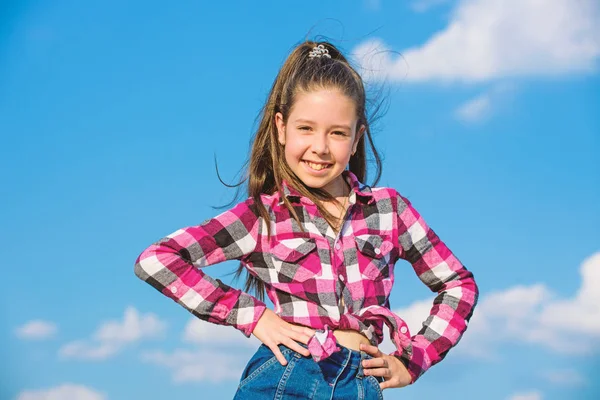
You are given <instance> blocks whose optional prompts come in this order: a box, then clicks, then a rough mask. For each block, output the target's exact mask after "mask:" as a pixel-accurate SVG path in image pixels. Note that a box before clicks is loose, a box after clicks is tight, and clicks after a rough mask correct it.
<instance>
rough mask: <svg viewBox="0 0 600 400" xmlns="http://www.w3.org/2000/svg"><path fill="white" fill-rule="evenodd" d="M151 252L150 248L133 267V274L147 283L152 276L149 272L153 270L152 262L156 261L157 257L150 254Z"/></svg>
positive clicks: (139, 257)
mask: <svg viewBox="0 0 600 400" xmlns="http://www.w3.org/2000/svg"><path fill="white" fill-rule="evenodd" d="M149 251H150V248H148V249H146V250H144V251H143V252H142V254H140V255H139V256H138V258H137V259H136V260H135V264H134V265H133V273H134V274H135V276H137V277H138V278H140V279H141V280H143V281H146V280H147V279H148V278H149V277H150V276H151V273H150V272H149V270H151V269H152V260H156V257H153V256H152V255H151V254H149Z"/></svg>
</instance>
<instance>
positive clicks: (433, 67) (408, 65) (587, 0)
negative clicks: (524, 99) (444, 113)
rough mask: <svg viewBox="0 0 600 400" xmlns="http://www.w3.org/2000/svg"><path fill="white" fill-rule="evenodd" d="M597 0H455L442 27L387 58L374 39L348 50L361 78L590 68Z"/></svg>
mask: <svg viewBox="0 0 600 400" xmlns="http://www.w3.org/2000/svg"><path fill="white" fill-rule="evenodd" d="M599 17H600V5H599V3H598V2H597V1H595V0H579V1H577V2H573V1H571V0H555V1H552V2H541V1H538V0H461V1H459V2H458V3H457V6H456V8H455V9H454V11H453V14H452V18H451V20H450V21H449V23H448V26H447V27H446V28H445V29H444V30H442V31H441V32H438V33H436V34H435V35H433V36H432V37H431V38H430V39H429V40H428V41H427V42H426V43H424V44H423V45H422V46H418V47H414V48H409V49H406V50H404V51H401V54H402V56H398V57H392V56H391V53H390V51H389V48H388V47H387V46H386V45H385V43H384V42H383V41H381V40H379V39H373V40H370V41H367V42H364V43H362V44H360V45H359V46H357V47H356V48H355V49H354V55H355V57H356V58H357V60H358V61H359V63H360V64H361V65H362V67H363V69H364V71H365V72H364V75H365V78H366V79H368V80H369V79H389V80H392V81H465V82H474V81H488V80H494V79H498V78H504V77H514V76H536V77H537V76H540V75H547V76H555V75H564V74H575V73H589V72H591V71H595V70H596V68H597V66H598V59H599V57H600V24H598V23H597V21H598V20H599Z"/></svg>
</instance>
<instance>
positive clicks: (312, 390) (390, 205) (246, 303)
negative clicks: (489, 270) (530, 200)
mask: <svg viewBox="0 0 600 400" xmlns="http://www.w3.org/2000/svg"><path fill="white" fill-rule="evenodd" d="M367 141H368V143H369V145H370V146H371V148H372V151H373V154H374V155H375V159H376V161H377V163H378V166H379V157H378V155H377V151H376V150H375V148H374V147H373V141H372V138H371V133H370V129H369V122H368V121H367V117H366V96H365V89H364V85H363V82H362V79H361V77H360V76H359V75H358V73H357V72H356V71H355V70H354V69H353V68H352V67H351V66H350V65H349V63H348V61H347V60H346V59H345V58H344V56H343V55H342V54H341V53H340V52H339V51H338V50H337V49H336V48H335V47H334V46H333V45H331V44H330V43H326V42H322V43H315V42H304V43H302V44H300V45H299V46H297V47H296V48H295V49H294V50H293V51H292V53H291V54H290V55H289V57H288V58H287V60H286V61H285V63H284V65H283V67H282V68H281V70H280V72H279V74H278V76H277V78H276V80H275V82H274V84H273V87H272V88H271V91H270V93H269V97H268V100H267V103H266V104H265V107H264V109H263V111H262V119H261V122H260V125H259V128H258V131H257V133H256V136H255V140H254V144H253V147H252V153H251V155H250V162H249V170H248V194H249V197H248V199H247V200H245V201H244V202H241V203H239V204H237V205H236V206H235V207H233V208H232V209H230V210H229V211H226V212H224V213H222V214H220V215H218V216H216V217H215V218H212V219H209V220H207V221H205V222H204V223H203V224H201V225H199V226H192V227H188V228H184V229H180V230H178V231H176V232H174V233H172V234H171V235H169V236H167V237H166V238H164V239H162V240H160V241H158V242H157V243H155V244H153V245H151V246H150V247H148V248H147V249H146V250H145V251H144V252H143V253H142V254H141V255H140V256H139V258H138V259H137V262H136V264H135V273H136V275H137V276H138V277H139V278H141V279H143V280H145V281H146V282H148V283H149V284H150V285H152V286H154V287H155V288H156V289H157V290H159V291H160V292H162V293H163V294H164V295H166V296H168V297H170V298H171V299H173V300H175V301H176V302H178V303H179V304H180V305H182V306H183V307H184V308H186V309H187V310H188V311H190V312H191V313H192V314H194V315H195V316H196V317H198V318H200V319H203V320H205V321H208V322H212V323H215V324H221V325H230V326H232V327H234V328H236V329H238V330H240V331H241V332H242V333H243V334H244V335H246V336H247V337H249V336H250V335H251V334H253V335H255V336H256V337H257V338H258V339H259V340H260V341H261V342H262V343H263V344H262V345H261V346H260V347H259V349H258V351H257V352H256V353H255V355H254V356H253V357H252V359H251V360H250V361H249V363H248V365H247V366H246V368H245V370H244V371H243V373H242V376H241V380H240V383H239V386H238V389H237V393H236V396H235V398H236V399H253V400H259V399H273V398H277V399H292V398H294V399H298V398H302V399H357V398H358V399H375V398H379V399H381V398H383V397H382V390H384V389H388V388H397V387H402V386H406V385H408V384H411V383H413V382H415V381H416V379H417V378H419V377H420V376H421V375H422V374H423V373H424V372H425V371H426V370H427V369H428V368H429V367H431V366H432V365H434V364H436V363H438V362H439V361H441V360H442V359H443V358H444V356H445V355H446V354H447V352H448V351H449V350H450V348H451V347H453V346H454V345H455V344H456V343H457V342H458V341H459V339H460V337H461V335H462V334H463V332H464V331H465V329H466V328H467V322H468V320H469V318H470V317H471V314H472V313H473V308H474V307H475V304H476V302H477V297H478V289H477V286H476V284H475V281H474V280H473V275H472V274H471V272H469V271H468V270H467V269H465V267H464V266H463V265H462V264H461V263H460V261H459V260H458V259H457V258H456V257H455V256H454V255H453V254H452V252H451V251H450V250H449V249H448V248H447V247H446V245H445V244H444V243H443V242H442V241H441V240H440V239H439V238H438V236H437V235H436V234H435V233H434V232H433V230H431V229H430V228H429V227H428V226H427V225H426V223H425V222H424V221H423V219H422V218H421V216H420V215H419V213H418V212H417V211H416V210H415V209H414V208H413V206H412V205H411V203H410V202H409V201H408V200H407V199H406V198H405V197H403V196H402V195H400V194H399V193H398V192H397V191H396V190H394V189H391V188H385V187H369V186H367V185H365V184H363V183H361V182H362V181H363V180H364V178H365V175H366V146H365V143H366V142H367ZM378 173H380V170H379V171H378ZM232 259H236V260H240V262H241V266H240V268H245V269H246V270H247V271H248V280H247V282H246V288H245V290H246V291H241V290H237V289H234V288H232V287H230V286H228V285H226V284H224V283H223V282H221V281H220V280H218V279H216V280H215V279H213V278H211V277H210V276H208V275H206V274H205V273H204V272H203V271H202V269H201V268H202V267H205V266H207V265H211V264H216V263H219V262H222V261H225V260H232ZM398 259H404V260H407V261H408V262H409V263H410V264H412V267H413V268H414V270H415V272H416V274H417V275H418V277H419V278H420V279H421V281H423V283H424V284H425V285H427V286H428V287H429V288H430V289H431V290H432V291H434V292H437V293H438V295H437V297H436V298H435V300H434V301H433V306H432V308H431V313H430V315H429V317H428V318H427V319H426V321H425V322H424V323H423V327H422V328H421V330H420V331H419V332H418V333H417V334H415V335H413V336H411V334H410V333H409V331H408V328H407V326H406V323H405V322H404V321H403V320H402V319H401V318H400V317H399V316H398V315H396V314H394V313H393V312H392V311H391V310H390V303H389V296H390V292H391V290H392V285H393V283H394V264H395V262H396V261H397V260H398ZM238 272H239V270H238ZM252 287H254V288H255V289H257V291H256V293H257V295H258V298H257V297H254V296H252V295H250V294H248V291H249V289H250V288H252ZM264 290H266V292H267V295H268V296H269V298H270V299H271V301H272V302H273V304H274V311H271V310H270V309H268V308H267V307H266V305H265V304H264V303H263V301H262V299H263V293H264ZM384 325H387V327H388V329H389V334H390V337H391V339H392V341H393V343H394V344H395V346H396V347H397V350H396V351H394V352H393V353H392V354H384V353H382V352H381V351H380V350H379V349H378V348H377V345H378V344H380V343H381V341H382V339H383V330H384ZM207 362H209V361H207Z"/></svg>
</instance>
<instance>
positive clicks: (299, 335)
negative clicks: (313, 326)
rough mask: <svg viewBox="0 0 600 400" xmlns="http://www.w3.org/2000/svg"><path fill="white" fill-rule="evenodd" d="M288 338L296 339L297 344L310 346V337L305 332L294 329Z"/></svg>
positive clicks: (289, 332)
mask: <svg viewBox="0 0 600 400" xmlns="http://www.w3.org/2000/svg"><path fill="white" fill-rule="evenodd" d="M286 333H287V335H288V337H290V338H292V339H294V340H295V341H297V342H301V343H304V344H308V341H309V340H310V338H311V337H310V336H308V335H306V334H305V333H304V332H298V331H296V330H294V329H289V330H288V331H287V332H286Z"/></svg>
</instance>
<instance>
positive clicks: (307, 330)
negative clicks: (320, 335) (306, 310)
mask: <svg viewBox="0 0 600 400" xmlns="http://www.w3.org/2000/svg"><path fill="white" fill-rule="evenodd" d="M289 328H290V329H291V330H292V331H294V332H297V333H301V334H303V335H305V336H306V337H308V338H309V339H310V338H311V337H313V336H314V335H315V330H314V329H310V328H307V327H305V326H297V325H292V324H290V326H289Z"/></svg>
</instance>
